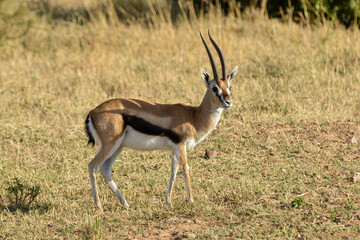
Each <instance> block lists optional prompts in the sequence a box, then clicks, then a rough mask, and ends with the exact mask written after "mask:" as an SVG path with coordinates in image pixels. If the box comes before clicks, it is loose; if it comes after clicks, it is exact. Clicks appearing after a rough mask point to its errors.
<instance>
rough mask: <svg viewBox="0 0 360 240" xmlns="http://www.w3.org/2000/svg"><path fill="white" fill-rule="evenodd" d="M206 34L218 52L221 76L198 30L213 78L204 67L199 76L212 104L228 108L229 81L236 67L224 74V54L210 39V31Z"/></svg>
mask: <svg viewBox="0 0 360 240" xmlns="http://www.w3.org/2000/svg"><path fill="white" fill-rule="evenodd" d="M208 34H209V38H210V41H211V43H212V44H213V45H214V47H215V49H216V52H217V53H218V55H219V58H220V62H221V68H222V78H219V75H218V73H217V70H216V66H215V63H214V59H213V57H212V55H211V52H210V50H209V48H208V46H207V44H206V42H205V40H204V38H203V36H202V34H201V32H200V37H201V39H202V41H203V43H204V46H205V49H206V52H207V54H208V56H209V59H210V63H211V68H212V71H213V75H214V79H212V80H211V79H210V76H209V74H208V73H207V72H206V71H205V70H204V69H201V76H202V78H203V79H204V81H205V84H206V87H207V88H208V89H209V90H210V91H211V92H212V102H213V103H214V105H215V106H218V107H222V108H230V107H231V106H232V101H231V92H230V90H231V86H230V83H231V80H232V79H233V78H234V77H235V75H236V73H237V69H238V67H237V66H236V67H235V68H234V70H232V72H231V73H230V74H229V75H227V76H226V67H225V60H224V56H223V54H222V52H221V50H220V48H219V46H218V45H217V44H216V42H215V41H214V40H213V39H212V37H211V35H210V32H208Z"/></svg>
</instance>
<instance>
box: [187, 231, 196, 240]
mask: <svg viewBox="0 0 360 240" xmlns="http://www.w3.org/2000/svg"><path fill="white" fill-rule="evenodd" d="M186 236H187V237H188V238H190V239H194V238H196V235H195V234H194V233H191V232H187V233H186Z"/></svg>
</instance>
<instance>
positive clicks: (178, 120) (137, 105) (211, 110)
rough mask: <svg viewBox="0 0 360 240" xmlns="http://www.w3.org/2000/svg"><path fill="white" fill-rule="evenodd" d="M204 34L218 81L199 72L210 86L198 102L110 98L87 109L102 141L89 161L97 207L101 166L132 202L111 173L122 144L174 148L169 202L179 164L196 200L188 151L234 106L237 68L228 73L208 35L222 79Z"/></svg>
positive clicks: (92, 132) (92, 138)
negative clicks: (220, 68)
mask: <svg viewBox="0 0 360 240" xmlns="http://www.w3.org/2000/svg"><path fill="white" fill-rule="evenodd" d="M200 36H201V39H202V41H203V43H204V46H205V49H206V52H207V54H208V56H209V59H210V63H211V67H212V71H213V74H214V79H212V80H211V79H210V76H209V74H207V73H206V72H205V70H204V69H202V70H201V76H202V78H203V79H204V81H205V85H206V87H207V90H206V93H205V96H204V98H203V100H202V102H201V104H200V106H197V107H193V106H189V105H185V104H160V103H152V102H148V101H144V100H137V99H112V100H109V101H106V102H104V103H102V104H100V105H99V106H97V107H96V108H94V109H93V110H91V111H90V112H89V115H88V116H87V118H86V121H85V124H86V130H87V134H88V136H89V143H92V144H95V142H96V143H98V144H99V145H100V147H99V151H98V153H97V154H96V155H95V157H94V158H93V159H92V160H91V161H90V163H89V174H90V180H91V186H92V192H93V196H94V202H95V206H96V207H97V208H99V209H101V203H100V200H99V194H98V188H97V184H96V172H97V169H98V168H99V167H100V169H101V171H102V173H103V175H104V177H105V179H106V181H107V182H108V184H109V185H110V188H111V189H112V190H113V191H114V192H115V194H116V196H117V197H118V198H119V200H120V202H121V204H122V205H124V206H125V207H128V206H129V205H128V204H127V202H126V200H125V198H124V197H123V195H122V194H121V192H120V191H119V189H118V188H117V186H116V184H115V183H114V181H113V179H112V177H111V167H112V165H113V163H114V161H115V159H116V158H117V157H118V156H119V154H120V153H121V150H122V149H123V148H124V147H128V148H132V149H136V150H141V151H145V150H169V151H172V156H171V176H170V184H169V189H168V192H167V195H166V202H167V203H168V204H169V206H170V207H172V204H171V199H172V193H173V190H174V182H175V178H176V173H177V171H178V170H179V168H181V171H182V173H183V176H184V180H185V185H186V190H187V196H188V199H189V201H190V202H193V196H192V192H191V186H190V177H189V165H188V161H187V157H186V149H190V148H193V147H195V146H196V145H197V144H198V143H199V142H201V141H202V140H204V139H205V138H206V137H207V136H208V135H209V134H210V133H211V131H212V130H214V129H215V127H216V124H217V123H218V121H219V119H220V115H221V113H222V111H223V109H224V108H230V107H231V106H232V102H231V96H230V95H231V94H230V82H231V80H232V79H233V78H234V77H235V75H236V72H237V67H235V69H234V70H233V71H232V72H231V73H230V74H229V75H227V76H226V69H225V61H224V57H223V55H222V53H221V50H220V48H219V47H218V46H217V44H216V43H215V42H214V40H213V39H212V38H211V36H210V33H209V38H210V41H211V43H212V44H213V45H214V47H215V49H216V51H217V53H218V55H219V58H220V62H221V67H222V78H219V76H218V73H217V70H216V67H215V63H214V59H213V57H212V55H211V53H210V50H209V48H208V46H207V44H206V42H205V40H204V38H203V36H202V35H201V33H200Z"/></svg>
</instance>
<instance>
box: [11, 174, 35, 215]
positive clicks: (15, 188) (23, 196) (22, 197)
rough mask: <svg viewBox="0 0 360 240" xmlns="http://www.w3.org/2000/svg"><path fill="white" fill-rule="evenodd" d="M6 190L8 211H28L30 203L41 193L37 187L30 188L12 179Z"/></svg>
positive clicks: (18, 180)
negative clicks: (8, 203) (8, 202)
mask: <svg viewBox="0 0 360 240" xmlns="http://www.w3.org/2000/svg"><path fill="white" fill-rule="evenodd" d="M6 190H7V191H8V194H9V195H8V196H9V201H10V209H14V210H15V209H20V210H25V211H28V210H29V208H30V205H31V203H33V201H34V200H35V198H36V197H37V196H38V195H39V194H40V192H41V189H40V186H39V185H35V186H31V185H29V184H28V183H24V182H22V181H21V180H20V179H18V178H14V179H13V182H12V183H9V187H8V188H7V189H6Z"/></svg>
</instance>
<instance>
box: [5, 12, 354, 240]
mask: <svg viewBox="0 0 360 240" xmlns="http://www.w3.org/2000/svg"><path fill="white" fill-rule="evenodd" d="M211 19H212V20H211V21H209V20H208V18H207V17H204V18H200V19H198V20H194V21H193V22H191V23H189V22H186V21H184V22H182V24H179V25H178V26H177V27H173V26H172V25H171V24H169V23H166V21H162V20H161V19H158V21H157V22H155V23H156V24H154V26H151V27H144V26H142V25H140V24H135V23H133V24H130V25H124V24H122V23H119V22H113V23H112V24H108V23H106V22H105V21H101V19H100V20H98V21H96V22H93V23H89V24H86V25H82V26H79V25H76V24H74V23H68V22H58V23H56V24H55V23H52V24H48V23H46V22H44V21H42V20H38V21H37V22H36V24H35V26H34V27H33V28H32V29H31V31H30V33H29V34H28V35H27V37H26V38H25V39H20V40H14V41H11V42H7V43H6V44H5V45H3V46H2V47H1V49H0V51H1V54H0V66H1V68H0V69H1V70H0V116H1V118H0V126H1V128H0V138H1V143H2V144H1V147H0V155H1V158H0V176H1V178H0V197H1V198H0V200H1V205H2V206H1V210H0V211H1V212H0V238H5V239H7V238H9V239H29V238H38V239H47V238H71V239H72V238H80V239H83V238H91V239H94V238H102V239H122V238H123V239H126V238H128V239H135V238H138V239H141V238H154V239H157V238H164V239H169V238H172V239H181V238H187V237H189V238H191V237H193V235H192V234H191V233H193V234H195V235H196V237H197V238H199V239H216V238H221V239H222V238H230V239H231V238H244V239H249V238H252V239H284V238H288V239H314V238H323V239H339V238H341V237H342V238H348V239H355V238H358V237H359V236H360V232H359V231H360V206H359V199H358V198H359V195H360V190H359V189H360V188H359V182H357V183H354V182H352V181H351V177H352V176H353V174H354V173H355V172H359V171H360V169H359V166H360V164H359V163H360V150H359V144H358V145H355V144H352V143H350V142H349V141H347V139H348V137H351V136H355V137H356V138H357V139H358V140H360V129H359V109H360V101H359V92H360V70H359V69H360V68H359V60H360V58H359V56H360V42H359V37H360V34H359V32H356V31H355V32H352V31H347V30H345V29H343V28H341V27H338V26H332V25H325V26H321V27H316V28H315V29H313V30H309V29H304V28H302V27H301V26H299V25H295V24H281V23H279V22H278V21H273V20H271V21H270V20H264V19H262V18H261V17H259V16H256V15H252V16H249V17H246V16H245V17H244V18H243V19H242V20H240V19H235V18H233V17H229V18H224V17H222V16H221V15H219V14H215V13H214V12H212V13H211ZM207 29H210V31H211V33H212V35H213V36H214V38H215V39H216V40H217V41H218V42H219V45H220V46H221V48H222V49H223V52H224V54H225V56H226V59H227V65H228V68H233V67H234V66H235V65H238V66H239V74H238V76H237V77H236V79H235V80H234V81H233V91H232V92H233V95H234V103H235V106H234V107H233V108H232V109H231V110H229V111H226V112H225V113H224V114H223V116H222V120H221V122H220V124H219V126H218V130H216V131H215V132H214V133H213V134H211V136H209V138H208V139H207V140H205V141H204V142H203V143H202V144H200V145H199V146H197V147H196V148H195V149H194V150H192V151H190V152H189V159H190V165H191V178H192V182H193V192H194V195H195V203H194V204H192V205H189V204H188V203H186V201H185V200H186V191H185V188H184V182H183V180H182V179H181V178H180V177H179V178H178V181H177V183H176V189H175V196H174V200H173V203H174V207H175V208H174V209H173V210H169V209H168V208H167V205H166V204H165V193H166V190H167V185H168V180H169V177H170V156H169V154H168V153H166V152H135V151H131V150H125V151H124V152H123V154H122V155H121V158H120V159H119V160H118V161H117V162H116V164H115V166H114V168H113V171H114V174H113V176H114V180H115V182H117V183H118V185H119V188H120V189H121V191H122V192H123V193H124V195H125V197H126V198H127V200H128V203H129V204H130V206H131V207H130V209H124V208H122V207H121V206H120V204H119V202H118V201H117V199H116V198H115V196H114V194H113V193H112V192H111V191H110V189H109V188H108V186H107V185H106V183H105V182H104V181H103V180H102V178H101V177H99V178H98V181H99V184H100V186H99V188H100V197H101V200H102V202H103V207H104V213H103V214H99V213H98V212H97V211H96V210H95V209H94V207H93V199H92V194H91V186H90V181H89V177H88V170H87V163H88V162H89V160H90V159H91V158H92V157H93V155H94V154H95V152H96V150H95V149H93V148H90V147H85V145H86V142H87V139H86V137H85V134H84V130H83V129H84V125H83V123H84V119H85V116H86V115H87V111H88V110H89V109H91V108H92V107H94V106H96V105H97V104H99V103H100V102H102V101H104V100H106V99H109V98H113V97H131V98H142V99H149V100H152V101H156V102H164V103H175V102H185V103H189V104H195V105H196V104H199V103H200V101H201V98H202V96H203V94H204V91H205V86H204V84H203V82H202V80H201V78H200V68H201V67H205V68H206V69H207V70H208V71H210V67H209V63H208V59H207V56H206V53H205V50H204V48H203V46H202V43H201V40H200V38H199V35H198V31H199V30H202V31H203V32H205V31H206V30H207ZM206 149H215V150H217V151H218V152H219V156H218V157H216V158H212V159H204V158H203V157H202V156H203V153H204V151H205V150H206ZM14 177H18V178H21V179H25V180H27V181H29V182H32V183H34V184H35V183H37V184H39V185H40V186H41V189H42V193H41V194H40V195H39V197H38V199H37V202H36V203H35V204H34V205H33V206H32V208H31V209H30V211H28V212H21V211H15V212H11V211H8V209H7V206H8V204H9V202H8V200H7V199H6V196H7V193H6V187H7V185H8V182H9V181H10V180H11V179H12V178H14ZM299 198H301V199H302V200H305V202H303V201H302V200H301V199H300V200H299Z"/></svg>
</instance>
